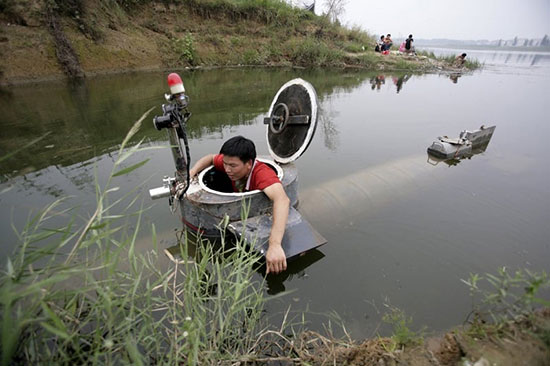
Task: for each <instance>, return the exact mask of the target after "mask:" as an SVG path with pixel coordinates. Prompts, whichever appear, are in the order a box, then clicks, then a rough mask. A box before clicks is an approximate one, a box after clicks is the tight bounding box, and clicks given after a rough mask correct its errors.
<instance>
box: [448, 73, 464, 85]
mask: <svg viewBox="0 0 550 366" xmlns="http://www.w3.org/2000/svg"><path fill="white" fill-rule="evenodd" d="M461 76H462V73H460V72H453V73H451V74H450V75H449V79H451V81H452V82H453V84H456V83H458V79H459V78H460V77H461Z"/></svg>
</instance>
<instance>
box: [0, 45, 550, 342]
mask: <svg viewBox="0 0 550 366" xmlns="http://www.w3.org/2000/svg"><path fill="white" fill-rule="evenodd" d="M434 51H435V52H437V53H440V54H444V53H457V52H456V51H454V50H444V49H438V50H434ZM460 52H462V50H460ZM466 52H467V53H468V57H472V58H477V59H478V60H480V61H481V62H484V64H485V66H484V68H483V69H482V70H481V71H476V72H474V73H471V74H464V75H457V74H454V75H446V74H445V75H437V74H428V75H415V74H405V73H398V72H391V73H390V72H375V73H372V72H367V71H342V70H268V69H226V70H210V71H195V72H182V77H183V79H184V83H185V86H186V89H187V91H188V94H189V95H190V98H191V104H190V110H191V111H192V112H193V116H192V118H191V121H190V124H189V130H190V131H189V134H190V147H191V156H192V160H193V161H195V160H196V159H198V158H199V157H200V156H202V155H204V154H206V153H212V152H217V151H218V150H219V147H220V146H221V144H222V142H223V141H224V140H225V139H227V138H229V137H231V136H234V135H237V134H242V135H244V136H247V137H249V138H251V139H253V140H254V141H256V144H257V149H258V152H259V154H263V155H267V154H268V150H267V146H266V138H265V126H264V125H263V123H262V122H263V117H264V116H265V114H266V113H267V109H268V107H269V105H270V103H271V99H272V97H273V96H274V95H275V93H276V92H277V90H278V89H279V87H280V86H281V85H282V84H283V83H285V82H286V81H287V80H289V79H292V78H295V77H301V78H304V79H306V80H308V81H310V82H311V83H312V84H313V85H314V87H315V88H316V90H317V93H318V95H319V100H320V107H321V117H320V121H319V122H320V124H319V126H318V130H317V132H316V135H315V137H314V140H313V142H312V143H311V145H310V147H309V148H308V150H307V151H306V152H305V154H304V155H303V156H302V157H301V158H300V159H299V160H298V161H297V162H296V165H297V167H298V171H299V185H300V188H299V195H300V197H301V203H300V205H301V207H302V209H303V212H304V215H305V216H306V217H307V218H308V219H309V221H310V222H311V224H312V225H313V226H314V227H315V228H316V229H317V230H318V231H319V232H320V233H321V234H322V235H323V236H324V237H325V238H326V239H327V240H328V244H326V245H325V246H323V247H321V248H319V250H318V251H315V252H313V253H311V254H310V255H308V256H306V257H304V258H302V259H300V260H298V261H296V262H294V263H291V264H290V265H289V270H288V271H287V273H285V274H283V275H279V276H276V277H274V278H271V279H270V280H269V281H268V282H267V284H266V291H267V292H268V293H269V294H275V293H283V294H286V296H282V297H277V298H275V299H274V300H273V301H271V302H269V303H268V309H267V310H268V314H269V315H271V316H273V319H274V320H273V321H274V322H276V321H277V319H279V318H280V314H281V312H283V311H285V310H286V309H287V307H288V306H291V310H292V311H293V312H296V313H298V312H300V311H303V310H308V311H309V315H308V316H307V319H309V320H310V321H311V323H310V327H311V328H313V329H318V328H320V327H321V324H323V323H326V322H327V315H328V314H338V315H339V317H341V319H342V321H343V323H344V324H345V326H346V328H347V329H348V331H350V332H351V334H352V335H353V336H354V337H367V336H372V335H374V334H376V332H377V331H379V330H380V329H381V328H379V326H380V319H381V316H382V314H383V313H384V312H385V311H387V308H386V305H388V304H391V305H392V306H395V307H398V308H400V309H402V310H403V311H405V313H406V314H407V315H408V316H411V317H412V318H413V320H414V326H415V327H420V326H427V327H428V328H429V329H432V330H442V329H446V328H448V327H450V326H453V325H456V324H460V323H462V321H463V320H464V319H465V318H466V316H467V314H468V313H469V311H470V310H471V302H470V298H469V297H468V288H467V287H466V286H465V285H464V284H463V283H462V282H461V281H460V279H466V278H468V275H469V273H486V272H489V273H495V272H496V270H497V268H498V267H500V266H506V267H507V268H509V270H515V269H518V268H527V269H530V270H533V271H540V270H546V271H548V270H549V269H550V265H549V263H550V240H549V239H548V238H549V237H550V225H549V224H550V184H549V183H550V181H549V178H550V166H549V164H548V162H547V160H546V155H547V153H548V147H547V146H548V143H547V140H548V136H549V135H550V127H549V124H548V117H547V115H548V113H547V108H548V106H549V105H550V103H549V102H550V98H549V94H548V92H547V90H548V85H549V83H550V54H547V53H519V52H517V53H512V52H506V53H504V52H494V51H468V50H466ZM165 76H166V73H139V74H124V75H117V76H108V77H97V78H93V79H90V80H87V81H86V82H85V83H82V84H79V85H67V84H65V83H62V82H58V83H47V84H36V85H24V86H17V87H11V88H9V89H4V90H2V91H1V94H0V111H1V113H0V116H1V117H0V128H1V131H2V132H1V134H0V156H4V155H6V154H8V153H10V152H12V151H15V150H16V149H17V148H19V147H22V146H24V145H25V144H27V143H29V142H30V141H32V140H34V139H36V138H38V137H41V136H44V134H47V135H46V136H45V137H44V138H43V139H42V140H40V141H38V142H37V143H35V144H33V145H31V146H30V147H27V148H25V149H24V150H23V151H21V152H19V153H17V154H16V155H14V156H12V157H10V158H8V159H6V160H3V161H1V162H0V174H1V183H0V192H2V193H1V194H0V232H1V233H2V236H1V238H0V254H1V257H2V258H5V257H6V256H7V255H9V254H10V253H12V252H13V250H14V245H15V243H16V235H15V233H14V230H13V228H12V226H15V227H16V228H18V229H21V228H22V227H23V226H24V224H25V222H26V221H27V219H28V217H29V215H30V214H31V213H32V212H36V210H38V209H39V208H42V207H44V206H45V205H47V204H48V203H51V202H52V201H53V200H55V199H56V198H59V197H62V196H67V195H70V196H72V198H71V199H70V201H69V202H70V205H71V206H77V210H78V212H80V213H81V215H82V216H84V217H89V215H90V214H91V213H89V212H90V211H91V210H92V208H93V207H94V204H95V181H96V180H97V181H98V182H100V183H103V182H105V180H106V177H107V174H108V172H109V171H110V169H111V168H112V164H113V161H114V160H115V157H116V154H117V153H116V151H117V149H118V147H119V144H120V142H121V141H122V139H123V137H124V136H125V134H126V132H127V131H128V129H129V128H130V126H131V125H132V123H133V121H135V120H136V119H138V118H139V117H140V116H141V114H142V113H143V112H144V111H146V110H147V109H149V108H150V107H154V106H156V109H155V111H154V112H153V113H156V114H160V113H161V112H160V108H159V106H160V105H161V104H162V103H163V93H164V92H166V91H167V88H166V86H165ZM150 120H151V119H150V118H147V120H146V122H145V124H144V125H143V127H142V129H141V131H140V132H139V134H138V138H143V139H144V143H145V145H146V146H161V145H165V144H166V135H165V132H163V131H161V132H159V131H156V130H155V129H154V128H153V126H152V123H150ZM482 124H484V125H486V126H489V125H496V126H497V128H496V131H495V134H494V136H493V138H492V140H491V142H490V144H489V145H488V147H487V149H486V151H484V152H482V153H480V154H478V155H475V156H473V157H471V158H470V159H464V160H460V161H458V162H455V164H447V163H445V162H437V161H431V160H428V156H427V154H426V148H427V147H428V146H429V145H430V144H431V142H432V141H433V140H434V139H435V138H436V137H437V136H441V135H448V136H450V137H454V136H458V133H459V132H460V131H461V130H464V129H469V130H472V129H476V128H478V127H479V126H480V125H482ZM48 133H49V134H48ZM145 158H148V159H150V160H149V161H148V163H147V164H146V165H145V166H143V167H142V168H140V169H139V170H136V171H134V172H132V173H131V174H129V175H126V176H121V177H117V178H115V181H114V184H115V185H118V186H120V187H121V188H122V189H121V191H120V194H122V193H123V192H126V191H128V190H129V189H131V188H132V187H134V186H136V185H138V184H140V183H143V182H144V181H145V184H144V186H143V188H141V189H140V191H139V194H140V195H141V197H142V200H143V202H144V205H149V204H153V207H152V208H151V209H150V210H148V211H147V212H146V214H145V216H144V220H145V224H146V225H145V226H142V227H146V226H148V225H147V224H151V223H154V224H155V226H156V229H157V231H158V232H159V238H160V244H159V245H160V247H161V248H166V247H170V246H172V245H174V242H175V237H174V230H175V229H177V228H179V227H180V226H179V223H178V222H179V220H178V218H177V216H174V215H172V214H171V213H170V211H169V208H168V205H167V201H165V200H160V201H154V203H152V202H151V201H150V200H149V198H148V194H147V189H148V188H153V187H156V186H159V185H160V181H161V178H162V176H163V175H172V174H173V171H174V166H173V162H172V159H171V154H170V152H169V150H167V149H163V150H152V151H149V152H147V153H140V154H138V155H137V156H136V157H135V158H134V160H132V162H133V163H135V162H137V161H140V160H142V159H145ZM132 162H130V163H132ZM130 163H129V164H130ZM350 182H353V183H350ZM350 184H351V185H350ZM350 186H353V187H355V188H357V190H358V192H362V193H361V194H359V195H356V194H349V192H350V191H349V190H345V191H344V190H341V189H340V187H350ZM319 192H321V193H319ZM323 192H324V193H323ZM327 192H328V193H327ZM327 194H328V195H330V197H331V199H330V200H328V199H326V198H325V197H327V196H326V195H327ZM51 225H55V221H54V222H52V224H51ZM149 238H150V232H148V230H147V229H146V230H145V231H144V233H143V235H142V237H141V239H140V241H139V245H140V248H141V250H148V249H151V244H150V239H149ZM4 262H5V260H4Z"/></svg>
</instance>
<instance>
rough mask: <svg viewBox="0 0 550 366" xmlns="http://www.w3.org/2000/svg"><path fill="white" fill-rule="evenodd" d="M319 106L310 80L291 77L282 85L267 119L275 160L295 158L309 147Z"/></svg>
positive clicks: (285, 161) (270, 148) (267, 131)
mask: <svg viewBox="0 0 550 366" xmlns="http://www.w3.org/2000/svg"><path fill="white" fill-rule="evenodd" d="M317 109H318V107H317V93H316V92H315V89H314V88H313V86H312V85H311V84H310V83H308V82H307V81H305V80H302V79H294V80H290V81H289V82H287V83H286V84H285V85H283V86H282V87H281V89H279V91H278V92H277V94H276V95H275V98H273V102H272V103H271V107H269V112H268V116H269V117H267V118H265V119H264V124H266V125H267V126H266V133H267V144H268V147H269V154H270V155H271V156H272V157H273V159H274V160H275V161H276V162H278V163H281V164H286V163H290V162H293V161H294V160H296V159H298V158H299V157H300V155H302V154H303V153H304V151H306V149H307V147H308V146H309V143H310V142H311V140H312V139H313V134H314V133H315V128H316V127H317Z"/></svg>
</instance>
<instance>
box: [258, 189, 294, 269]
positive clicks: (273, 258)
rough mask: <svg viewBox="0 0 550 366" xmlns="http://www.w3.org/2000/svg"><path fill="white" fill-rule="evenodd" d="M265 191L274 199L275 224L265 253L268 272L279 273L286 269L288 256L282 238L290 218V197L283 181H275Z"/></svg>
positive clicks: (272, 226)
mask: <svg viewBox="0 0 550 366" xmlns="http://www.w3.org/2000/svg"><path fill="white" fill-rule="evenodd" d="M263 191H264V193H265V194H266V195H267V197H269V199H270V200H271V201H273V224H272V225H271V234H270V235H269V248H268V249H267V253H266V255H265V259H266V262H267V271H266V274H268V273H271V272H273V273H279V272H282V271H284V270H286V256H285V252H284V250H283V247H282V240H283V235H284V234H285V228H286V221H287V219H288V210H289V208H290V199H289V198H288V196H287V195H286V192H285V190H284V188H283V185H282V184H281V183H274V184H272V185H270V186H269V187H267V188H265V189H264V190H263Z"/></svg>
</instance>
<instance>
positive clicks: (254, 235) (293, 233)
mask: <svg viewBox="0 0 550 366" xmlns="http://www.w3.org/2000/svg"><path fill="white" fill-rule="evenodd" d="M272 222H273V218H272V216H271V215H260V216H256V217H252V218H249V219H247V220H245V221H236V222H233V223H231V224H230V225H229V226H228V228H229V230H230V231H231V232H232V233H233V234H235V235H236V236H237V237H241V236H242V235H244V237H245V239H246V241H247V242H248V243H249V244H250V245H252V246H253V247H254V249H256V250H257V251H259V252H260V253H261V254H263V255H265V253H266V252H267V249H268V247H269V244H268V240H269V234H270V233H271V224H272ZM326 242H327V240H326V239H325V238H323V237H322V236H321V235H320V234H319V233H318V232H316V231H315V230H314V229H313V228H312V227H311V225H310V224H309V222H307V220H305V219H304V218H303V217H302V215H301V214H300V213H299V212H298V211H297V210H296V209H294V208H292V207H291V208H290V211H289V214H288V220H287V225H286V230H285V234H284V236H283V241H282V246H283V250H284V251H285V255H286V257H287V258H288V259H290V258H292V257H295V256H297V255H300V254H302V253H304V252H307V251H308V250H311V249H314V248H317V247H319V246H321V245H323V244H326Z"/></svg>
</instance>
